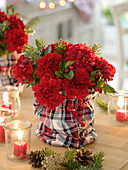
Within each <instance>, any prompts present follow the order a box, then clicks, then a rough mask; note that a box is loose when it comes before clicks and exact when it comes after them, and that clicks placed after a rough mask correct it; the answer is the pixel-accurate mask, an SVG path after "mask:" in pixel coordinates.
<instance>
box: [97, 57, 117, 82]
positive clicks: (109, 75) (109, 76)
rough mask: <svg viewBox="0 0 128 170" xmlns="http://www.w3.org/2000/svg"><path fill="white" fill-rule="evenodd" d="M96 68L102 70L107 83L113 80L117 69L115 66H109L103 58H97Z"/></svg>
mask: <svg viewBox="0 0 128 170" xmlns="http://www.w3.org/2000/svg"><path fill="white" fill-rule="evenodd" d="M95 67H96V68H97V70H100V72H101V73H102V75H103V78H104V80H105V81H107V80H108V81H110V80H113V77H114V74H115V72H116V69H115V67H114V66H113V65H111V64H109V63H108V62H107V61H106V60H105V59H103V58H102V57H97V59H96V61H95Z"/></svg>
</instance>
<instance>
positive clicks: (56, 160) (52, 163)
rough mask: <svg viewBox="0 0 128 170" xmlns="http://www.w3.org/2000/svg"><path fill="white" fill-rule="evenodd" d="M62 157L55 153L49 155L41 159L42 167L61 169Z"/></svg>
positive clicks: (51, 169) (47, 169)
mask: <svg viewBox="0 0 128 170" xmlns="http://www.w3.org/2000/svg"><path fill="white" fill-rule="evenodd" d="M61 162H62V158H61V157H59V156H57V155H54V156H53V155H51V156H49V157H47V158H46V160H45V161H43V168H44V169H46V170H63V169H64V168H63V167H62V166H61V165H60V163H61Z"/></svg>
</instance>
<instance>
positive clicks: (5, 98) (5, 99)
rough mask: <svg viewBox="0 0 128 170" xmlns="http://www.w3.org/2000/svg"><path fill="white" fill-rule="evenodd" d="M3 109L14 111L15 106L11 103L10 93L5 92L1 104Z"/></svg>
mask: <svg viewBox="0 0 128 170" xmlns="http://www.w3.org/2000/svg"><path fill="white" fill-rule="evenodd" d="M1 107H2V108H6V109H10V110H12V109H13V105H12V102H10V101H9V93H8V92H3V102H2V104H1Z"/></svg>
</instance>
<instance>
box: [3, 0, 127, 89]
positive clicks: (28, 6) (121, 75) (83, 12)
mask: <svg viewBox="0 0 128 170" xmlns="http://www.w3.org/2000/svg"><path fill="white" fill-rule="evenodd" d="M123 3H125V5H123V7H124V6H125V9H123V7H122V6H121V4H123ZM11 4H13V5H14V7H15V11H16V12H18V13H19V14H20V16H21V17H22V18H23V20H24V22H26V23H27V22H28V21H29V20H30V19H32V18H33V17H40V22H39V23H38V24H37V25H36V27H35V34H33V35H31V36H30V38H29V44H31V45H34V40H35V39H37V38H40V37H42V38H44V39H45V41H46V44H49V43H54V42H55V40H57V39H60V38H61V39H64V40H66V41H69V42H72V43H80V42H81V43H87V44H88V45H91V44H94V43H97V44H99V45H100V46H101V53H102V54H101V56H103V57H104V58H105V59H107V60H108V61H109V62H110V63H111V64H113V65H114V66H115V67H116V70H117V73H116V75H115V78H114V80H113V81H112V82H110V83H109V84H110V85H111V86H113V87H114V88H115V89H126V90H127V89H128V74H127V73H128V71H127V69H128V47H127V42H128V35H127V26H128V0H125V1H124V0H0V9H2V10H5V8H6V5H11ZM120 7H121V9H117V8H120ZM116 10H117V11H116ZM123 10H124V11H123ZM119 22H120V23H119ZM122 30H123V31H122Z"/></svg>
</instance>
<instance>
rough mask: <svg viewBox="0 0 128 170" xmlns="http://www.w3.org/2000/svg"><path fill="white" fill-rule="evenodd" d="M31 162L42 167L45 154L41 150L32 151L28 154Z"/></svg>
mask: <svg viewBox="0 0 128 170" xmlns="http://www.w3.org/2000/svg"><path fill="white" fill-rule="evenodd" d="M28 159H29V160H30V161H29V163H30V164H32V167H34V168H40V167H42V161H43V160H44V155H43V154H42V152H41V151H38V150H37V151H34V152H33V151H31V152H30V154H29V155H28Z"/></svg>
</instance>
